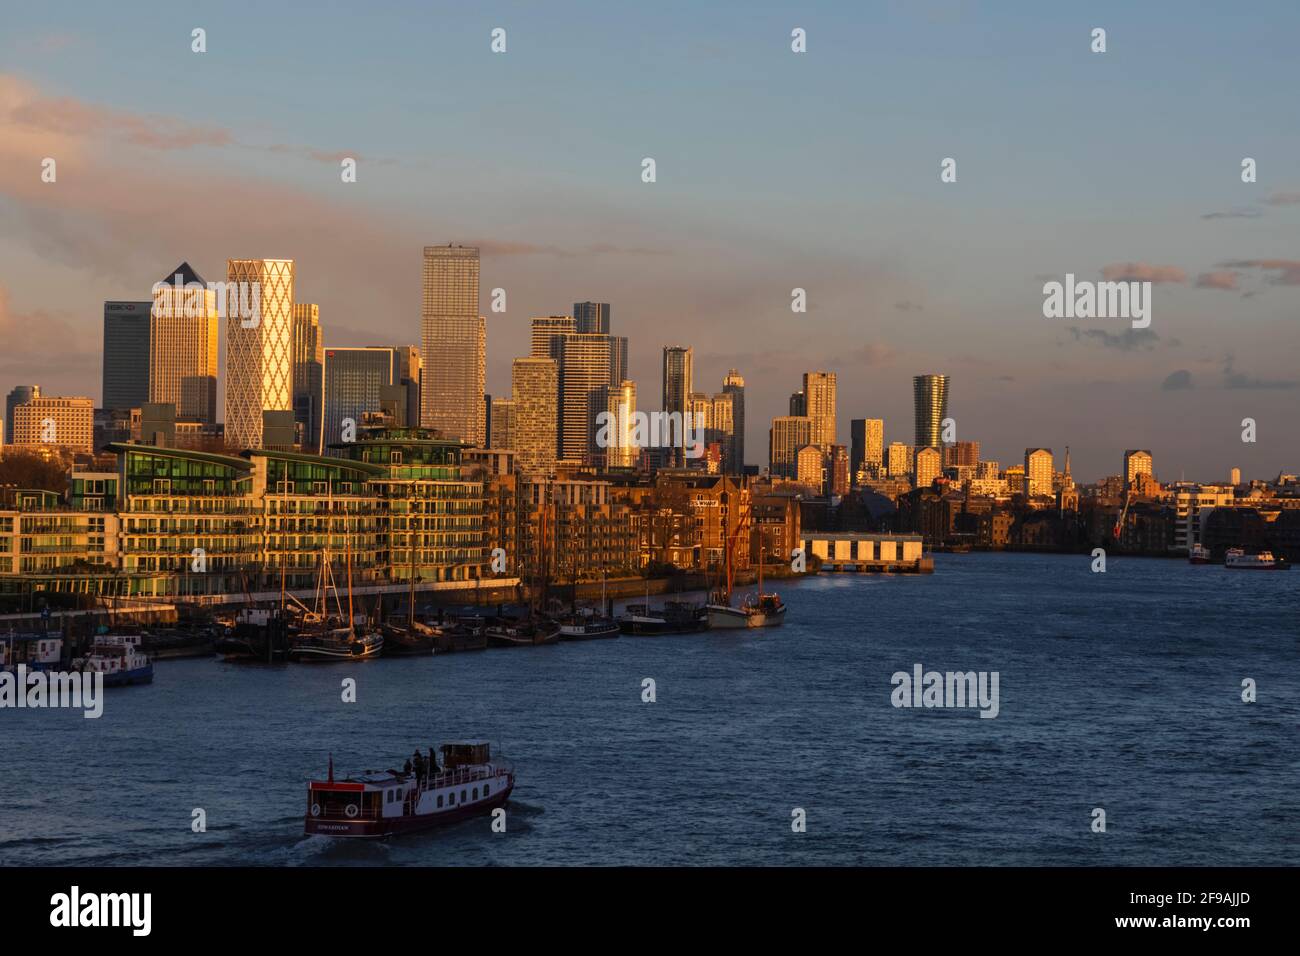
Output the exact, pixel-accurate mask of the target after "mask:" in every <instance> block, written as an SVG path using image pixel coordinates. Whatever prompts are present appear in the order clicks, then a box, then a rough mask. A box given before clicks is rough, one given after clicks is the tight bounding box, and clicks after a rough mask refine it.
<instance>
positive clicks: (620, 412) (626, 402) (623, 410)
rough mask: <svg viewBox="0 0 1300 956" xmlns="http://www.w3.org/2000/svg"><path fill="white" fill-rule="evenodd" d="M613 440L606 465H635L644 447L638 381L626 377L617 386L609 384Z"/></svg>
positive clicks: (608, 409)
mask: <svg viewBox="0 0 1300 956" xmlns="http://www.w3.org/2000/svg"><path fill="white" fill-rule="evenodd" d="M604 410H605V411H606V412H608V413H609V425H608V430H609V441H608V442H607V443H606V445H605V447H604V448H603V449H600V451H601V452H603V454H604V458H605V467H606V468H633V467H635V466H636V461H637V455H638V453H639V451H640V449H638V448H637V443H636V435H635V432H636V423H635V421H634V416H635V415H636V383H635V382H630V381H627V380H624V381H623V382H620V383H619V386H618V387H617V388H613V387H611V386H606V388H605V409H604Z"/></svg>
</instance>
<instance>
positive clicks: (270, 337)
mask: <svg viewBox="0 0 1300 956" xmlns="http://www.w3.org/2000/svg"><path fill="white" fill-rule="evenodd" d="M293 275H294V266H293V260H292V259H229V260H227V261H226V282H227V283H231V282H234V283H246V284H247V285H245V286H243V287H239V286H237V287H236V289H238V288H244V289H246V290H247V293H243V292H240V293H238V294H237V295H232V294H231V292H229V291H227V293H226V296H225V298H226V309H225V311H226V444H227V445H229V446H231V447H233V448H261V447H262V439H263V437H264V436H263V420H264V415H265V413H266V412H273V411H286V412H288V413H289V415H290V417H292V415H293ZM226 288H227V289H228V290H229V289H230V288H231V287H230V286H229V285H227V287H226ZM254 288H256V289H257V290H258V292H257V295H258V299H257V301H258V310H257V314H256V315H253V316H251V317H247V318H246V317H244V316H242V315H241V312H242V310H241V309H240V308H239V307H238V306H237V304H236V302H235V300H236V299H242V300H244V301H245V302H247V303H249V304H251V301H252V290H253V289H254Z"/></svg>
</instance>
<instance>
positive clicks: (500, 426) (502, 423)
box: [488, 398, 516, 450]
mask: <svg viewBox="0 0 1300 956" xmlns="http://www.w3.org/2000/svg"><path fill="white" fill-rule="evenodd" d="M491 416H492V417H491V421H490V423H489V429H488V430H489V431H490V432H491V441H490V444H491V447H493V448H504V449H508V450H513V449H514V447H515V435H516V431H515V400H514V399H513V398H494V399H492V411H491Z"/></svg>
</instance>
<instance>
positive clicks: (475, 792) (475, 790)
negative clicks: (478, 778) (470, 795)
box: [474, 787, 478, 800]
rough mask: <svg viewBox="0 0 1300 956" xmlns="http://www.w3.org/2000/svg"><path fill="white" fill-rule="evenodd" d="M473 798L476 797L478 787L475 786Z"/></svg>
mask: <svg viewBox="0 0 1300 956" xmlns="http://www.w3.org/2000/svg"><path fill="white" fill-rule="evenodd" d="M474 799H475V800H477V799H478V787H475V788H474Z"/></svg>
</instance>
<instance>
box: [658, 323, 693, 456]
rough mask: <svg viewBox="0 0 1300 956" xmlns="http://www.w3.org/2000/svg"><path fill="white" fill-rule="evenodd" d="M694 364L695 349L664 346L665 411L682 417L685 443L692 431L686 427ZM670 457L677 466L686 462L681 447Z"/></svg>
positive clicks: (674, 450)
mask: <svg viewBox="0 0 1300 956" xmlns="http://www.w3.org/2000/svg"><path fill="white" fill-rule="evenodd" d="M694 364H695V350H694V349H692V348H690V347H689V346H681V345H665V346H664V374H663V410H664V412H666V413H668V414H670V415H671V414H673V413H674V412H675V413H677V414H678V415H681V416H682V440H683V441H685V437H686V432H687V431H690V429H688V428H687V427H686V419H685V415H686V399H687V397H688V396H689V395H690V394H691V390H692V379H693V377H694V368H693V366H694ZM669 457H670V459H671V461H672V463H673V464H676V465H680V464H682V463H683V462H684V461H685V460H686V456H685V454H684V451H683V449H682V447H681V446H680V445H679V446H678V447H677V448H675V449H673V452H672V454H671V455H670V456H669Z"/></svg>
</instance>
